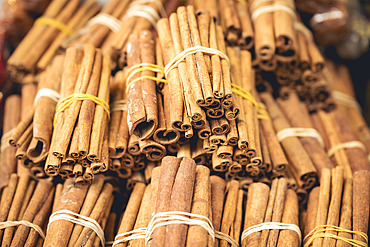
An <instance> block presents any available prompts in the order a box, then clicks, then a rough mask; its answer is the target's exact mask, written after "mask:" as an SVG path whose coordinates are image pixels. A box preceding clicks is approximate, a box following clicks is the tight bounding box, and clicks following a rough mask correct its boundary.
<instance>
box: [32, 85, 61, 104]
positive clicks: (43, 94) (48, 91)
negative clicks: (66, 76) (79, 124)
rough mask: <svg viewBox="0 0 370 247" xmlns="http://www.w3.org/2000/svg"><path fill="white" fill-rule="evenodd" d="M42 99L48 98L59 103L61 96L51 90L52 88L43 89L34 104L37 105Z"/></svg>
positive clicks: (38, 93)
mask: <svg viewBox="0 0 370 247" xmlns="http://www.w3.org/2000/svg"><path fill="white" fill-rule="evenodd" d="M41 97H48V98H50V99H52V100H54V101H55V102H57V103H58V101H59V99H60V94H59V93H58V92H57V91H54V90H53V89H50V88H41V89H40V90H39V91H38V92H37V94H36V97H35V100H34V101H33V104H34V105H36V103H37V101H38V100H39V99H40V98H41Z"/></svg>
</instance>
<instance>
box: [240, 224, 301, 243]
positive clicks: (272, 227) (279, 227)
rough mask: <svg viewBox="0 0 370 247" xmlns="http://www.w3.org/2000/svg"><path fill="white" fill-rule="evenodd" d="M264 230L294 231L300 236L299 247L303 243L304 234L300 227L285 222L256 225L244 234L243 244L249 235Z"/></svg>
mask: <svg viewBox="0 0 370 247" xmlns="http://www.w3.org/2000/svg"><path fill="white" fill-rule="evenodd" d="M263 230H292V231H295V232H296V233H297V234H298V237H299V246H300V245H301V241H302V234H301V230H300V229H299V227H298V226H297V225H295V224H288V223H283V222H264V223H261V224H258V225H254V226H251V227H248V228H247V229H245V230H244V231H243V233H242V237H241V242H243V240H244V239H246V238H247V237H248V236H249V235H251V234H252V233H255V232H260V231H263Z"/></svg>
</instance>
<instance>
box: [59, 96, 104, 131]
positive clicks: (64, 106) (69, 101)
mask: <svg viewBox="0 0 370 247" xmlns="http://www.w3.org/2000/svg"><path fill="white" fill-rule="evenodd" d="M79 100H91V101H93V102H94V103H95V104H97V105H100V106H101V107H103V109H104V111H105V112H106V113H107V115H108V118H110V110H109V105H108V104H107V102H105V101H104V100H102V99H100V98H98V97H96V96H94V95H91V94H84V93H74V94H71V95H68V96H67V97H65V98H64V99H62V100H60V101H59V102H58V104H57V107H56V109H55V117H54V125H55V124H56V121H57V119H58V116H59V114H60V113H62V112H63V111H65V110H66V109H67V108H68V107H69V106H70V105H72V103H73V102H75V101H79Z"/></svg>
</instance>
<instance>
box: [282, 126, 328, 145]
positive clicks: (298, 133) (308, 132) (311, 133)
mask: <svg viewBox="0 0 370 247" xmlns="http://www.w3.org/2000/svg"><path fill="white" fill-rule="evenodd" d="M276 137H277V139H278V140H279V142H281V141H283V140H284V139H285V138H288V137H312V138H316V139H317V141H318V142H319V143H320V145H321V146H322V147H325V143H324V141H323V139H322V137H321V135H320V133H319V132H318V131H317V130H315V129H312V128H286V129H282V130H280V131H279V132H278V133H277V134H276Z"/></svg>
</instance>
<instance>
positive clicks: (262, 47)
mask: <svg viewBox="0 0 370 247" xmlns="http://www.w3.org/2000/svg"><path fill="white" fill-rule="evenodd" d="M196 7H197V10H198V11H199V12H201V13H203V12H205V11H209V13H210V14H211V16H212V17H213V18H215V19H216V20H217V21H219V22H220V23H221V24H222V26H223V29H224V32H225V33H226V34H225V35H226V40H227V42H228V44H229V45H231V46H234V45H238V46H239V47H240V48H242V49H247V50H249V51H250V52H251V53H252V54H253V56H254V59H253V67H254V68H255V69H256V72H257V73H256V84H257V87H267V88H270V87H271V85H272V86H273V87H274V88H275V89H278V90H279V91H282V92H280V93H281V94H283V92H284V91H283V89H284V86H289V87H292V88H294V89H296V90H297V92H299V93H300V94H301V95H302V96H304V97H305V98H306V100H307V101H309V103H311V102H324V104H323V105H322V106H323V107H328V106H329V105H330V103H331V101H330V98H329V97H328V88H327V83H326V81H325V78H324V77H323V75H322V70H323V68H324V59H323V57H322V55H321V54H320V51H319V49H318V47H317V46H316V45H315V42H314V39H313V36H312V34H311V32H310V31H309V29H307V28H306V27H305V26H304V25H303V24H302V23H301V21H300V20H299V17H298V13H297V12H296V10H295V6H294V2H293V1H291V0H269V1H261V0H250V1H248V3H247V2H245V1H228V0H222V1H220V4H216V1H215V0H207V1H199V2H197V6H196Z"/></svg>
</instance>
